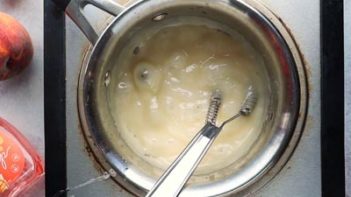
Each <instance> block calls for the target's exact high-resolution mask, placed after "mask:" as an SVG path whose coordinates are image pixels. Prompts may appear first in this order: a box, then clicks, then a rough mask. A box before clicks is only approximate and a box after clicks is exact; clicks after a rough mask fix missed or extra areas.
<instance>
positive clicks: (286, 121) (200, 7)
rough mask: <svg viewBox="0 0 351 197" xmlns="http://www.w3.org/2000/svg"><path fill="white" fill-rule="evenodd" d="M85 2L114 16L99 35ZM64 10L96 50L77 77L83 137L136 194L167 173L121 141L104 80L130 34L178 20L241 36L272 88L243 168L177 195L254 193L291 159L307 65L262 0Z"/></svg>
mask: <svg viewBox="0 0 351 197" xmlns="http://www.w3.org/2000/svg"><path fill="white" fill-rule="evenodd" d="M88 4H91V5H93V6H95V7H97V8H100V9H102V10H104V11H106V12H107V13H109V14H111V15H113V16H115V18H114V20H113V21H112V22H111V23H110V25H109V26H108V27H107V28H106V29H105V30H104V32H103V33H102V34H101V35H98V34H97V33H96V31H95V30H94V28H92V26H91V25H90V23H89V21H88V20H87V19H86V17H85V16H84V9H83V8H84V7H85V6H86V5H88ZM66 13H67V14H68V15H69V16H70V17H71V19H72V20H73V21H74V22H75V23H76V24H77V25H78V27H79V28H80V29H81V30H82V31H83V33H84V34H85V35H86V37H87V38H88V39H89V41H90V42H91V44H92V45H94V47H93V50H92V52H91V53H90V56H89V59H88V61H87V63H86V64H84V65H83V66H82V69H81V73H80V78H79V87H78V105H79V106H78V109H79V116H80V121H81V125H82V128H83V131H84V135H85V137H86V140H87V142H88V144H89V145H90V147H91V149H92V150H93V152H94V155H95V158H96V159H97V161H98V162H99V163H100V164H101V166H102V167H103V168H105V169H106V170H109V169H113V170H115V171H116V172H117V176H116V177H114V179H115V181H116V182H117V183H118V184H120V185H122V186H123V187H124V188H125V189H126V190H128V191H129V192H131V193H132V194H134V195H137V196H143V195H145V194H146V192H147V191H148V190H149V189H150V188H151V187H152V186H153V184H154V183H155V182H156V180H157V179H158V176H159V175H160V174H162V170H160V169H158V168H157V167H155V166H152V165H150V164H149V163H147V162H145V161H143V160H142V159H141V158H139V157H138V156H137V155H136V154H135V153H133V151H132V150H131V149H130V148H129V147H128V145H127V144H126V143H125V142H124V141H123V139H122V138H121V137H119V135H118V129H117V128H116V125H115V123H114V121H113V118H112V117H111V114H110V104H109V101H108V98H107V94H108V88H107V87H106V80H108V78H109V77H110V76H109V73H110V71H111V69H112V67H113V66H118V64H117V65H116V64H114V62H116V61H117V60H118V59H119V58H121V56H120V54H121V51H122V49H123V47H124V46H126V43H128V42H130V40H132V39H133V35H135V34H136V33H137V32H139V31H141V30H143V29H145V28H152V27H154V26H156V25H158V26H160V25H161V26H162V25H166V24H168V23H171V22H172V21H174V20H172V19H174V18H177V17H178V18H187V17H197V18H203V19H206V20H208V21H211V22H213V23H218V24H220V25H221V26H225V27H227V28H229V29H233V30H235V31H237V32H239V33H240V34H241V35H243V36H244V37H245V39H246V40H248V41H249V42H250V43H251V44H252V46H253V47H254V48H255V49H256V50H257V51H258V52H259V53H260V54H261V55H262V57H263V58H264V65H265V68H264V70H265V72H267V73H268V76H269V80H268V82H267V83H268V84H267V85H268V86H269V88H270V90H271V94H270V98H269V99H270V103H269V105H268V106H267V116H266V120H265V124H264V127H263V128H262V133H263V134H262V136H261V137H260V139H259V140H258V141H257V142H256V143H255V144H254V145H253V146H252V147H251V150H250V152H248V154H247V155H246V156H245V157H244V158H242V159H241V160H240V162H239V163H233V164H232V165H229V166H228V167H226V168H224V169H220V170H218V171H216V172H213V173H210V174H199V175H195V176H194V177H193V180H192V181H191V182H190V184H189V185H188V186H187V187H186V188H185V189H184V191H183V192H182V193H181V194H180V196H226V195H233V194H240V195H243V194H247V193H249V192H250V193H252V192H254V191H257V190H258V189H259V188H261V187H262V186H264V184H265V183H267V182H268V181H269V180H270V179H272V178H273V177H274V175H276V174H277V173H278V172H279V170H280V169H281V168H282V167H283V166H284V164H285V163H286V162H287V160H288V159H289V157H290V156H291V154H292V152H293V150H294V148H295V147H296V145H297V143H298V140H299V137H300V135H301V132H302V131H303V128H304V121H305V117H306V111H307V105H308V92H307V80H306V76H305V70H304V65H303V61H302V58H301V56H300V53H299V50H298V47H297V45H296V43H295V42H294V40H293V38H292V36H291V35H290V33H289V31H288V30H287V29H286V28H285V26H284V25H283V24H282V23H281V22H280V20H279V19H278V18H277V17H276V16H275V15H274V14H273V13H271V12H270V11H269V10H268V9H267V8H266V7H265V6H263V5H262V4H260V3H259V2H256V1H254V0H245V1H244V0H143V1H138V2H136V3H134V4H132V5H130V6H128V7H122V6H120V5H118V4H117V3H115V2H112V1H110V0H71V2H70V3H69V5H68V7H67V9H66ZM190 140H191V139H189V141H190Z"/></svg>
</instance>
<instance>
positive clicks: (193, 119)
mask: <svg viewBox="0 0 351 197" xmlns="http://www.w3.org/2000/svg"><path fill="white" fill-rule="evenodd" d="M137 43H138V47H133V50H125V52H124V54H123V56H122V57H123V61H121V62H119V63H118V65H116V66H115V67H114V70H112V71H111V75H112V76H113V80H112V81H111V82H112V83H111V86H110V87H109V88H111V91H110V93H109V94H110V95H109V98H110V102H111V104H110V105H111V106H112V109H113V110H112V115H113V118H114V121H115V124H116V126H117V128H118V129H117V130H118V132H119V133H120V135H121V137H122V138H123V139H124V141H125V142H126V143H127V144H128V146H129V147H130V148H131V149H132V150H133V151H134V152H135V153H136V154H138V155H139V156H140V157H141V158H143V159H144V160H145V161H147V162H149V163H150V164H152V165H154V166H156V167H158V168H161V169H166V168H167V167H168V166H169V165H170V163H171V162H172V161H173V160H174V159H175V158H176V157H177V156H178V155H179V153H180V152H181V151H182V150H183V149H184V148H185V146H186V145H187V144H188V143H189V142H190V140H191V139H192V138H193V137H194V136H195V134H196V133H197V132H198V131H199V130H200V129H201V128H202V127H203V125H204V123H205V119H206V114H207V110H208V106H209V99H210V96H211V94H212V91H214V90H215V89H217V88H218V89H220V90H221V91H222V93H223V102H222V106H221V108H220V110H219V116H218V119H217V121H218V122H219V123H220V122H222V121H224V120H225V119H227V118H229V117H231V116H233V115H234V114H235V113H237V112H238V110H239V109H240V106H241V104H242V102H243V100H244V97H245V95H246V93H247V90H248V88H249V87H250V86H253V87H254V88H255V89H256V90H257V93H258V96H259V100H258V103H257V106H256V107H255V110H254V111H253V113H252V114H251V115H250V116H248V117H240V118H239V119H237V120H235V121H233V122H231V123H230V124H228V125H226V126H225V127H224V129H223V130H222V132H221V133H220V135H219V136H218V138H217V139H216V141H215V142H214V144H213V145H212V147H211V148H210V150H209V152H208V153H207V155H206V156H205V158H204V160H203V161H202V162H201V163H200V165H199V168H198V170H197V172H198V173H206V172H211V171H215V170H218V169H221V168H224V167H226V166H228V165H230V164H232V163H233V162H235V161H237V160H238V159H240V157H242V156H243V155H245V153H247V152H248V150H249V148H250V147H251V146H252V145H253V144H254V143H255V140H256V139H257V138H258V137H259V135H260V133H261V129H262V125H263V121H264V114H265V106H266V105H267V103H268V101H267V100H266V96H265V95H266V94H267V93H268V89H267V87H266V86H267V85H266V84H267V83H266V82H265V80H266V78H265V75H264V72H259V70H260V69H258V68H263V67H264V65H263V64H264V63H263V59H262V57H261V56H260V55H259V54H258V53H257V52H256V50H254V48H253V47H252V46H251V45H250V44H249V43H248V42H247V41H246V40H245V39H244V37H243V36H241V35H240V34H238V33H235V32H232V33H230V34H229V33H225V32H224V31H221V30H219V29H218V28H215V27H210V26H205V25H191V24H189V25H179V26H169V27H164V28H162V29H160V30H158V31H156V32H154V33H152V34H151V35H142V36H141V38H140V40H138V41H137ZM133 44H135V43H133ZM126 48H128V47H126Z"/></svg>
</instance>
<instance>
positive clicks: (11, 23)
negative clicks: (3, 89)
mask: <svg viewBox="0 0 351 197" xmlns="http://www.w3.org/2000/svg"><path fill="white" fill-rule="evenodd" d="M32 57H33V45H32V41H31V38H30V36H29V34H28V32H27V31H26V29H25V28H24V27H23V26H22V25H21V24H20V23H19V22H18V21H17V20H16V19H14V18H13V17H11V16H9V15H7V14H5V13H2V12H0V80H5V79H8V78H10V77H12V76H15V75H17V74H18V73H20V72H21V71H22V70H23V69H25V68H26V67H27V66H28V65H29V63H30V62H31V60H32Z"/></svg>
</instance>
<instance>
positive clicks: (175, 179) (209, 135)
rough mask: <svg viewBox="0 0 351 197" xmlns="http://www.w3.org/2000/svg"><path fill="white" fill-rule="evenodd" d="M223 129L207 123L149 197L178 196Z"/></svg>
mask: <svg viewBox="0 0 351 197" xmlns="http://www.w3.org/2000/svg"><path fill="white" fill-rule="evenodd" d="M220 129H221V128H218V127H216V126H215V125H213V124H211V123H207V124H206V125H205V126H204V127H203V128H202V129H201V130H200V132H199V133H198V134H197V135H196V136H195V137H194V139H193V140H192V141H191V142H190V144H189V145H188V146H187V147H186V148H185V149H184V150H183V152H182V153H181V154H180V155H179V156H178V158H177V159H176V160H175V161H174V162H173V163H172V165H171V166H170V167H169V168H168V169H167V170H166V172H165V173H164V174H163V175H162V176H161V178H160V179H159V180H158V181H157V183H156V184H155V185H154V187H153V188H152V189H151V190H150V191H149V193H148V194H147V195H146V196H147V197H165V196H174V197H175V196H178V194H179V193H180V191H181V190H182V188H183V187H184V185H185V184H186V182H187V181H188V179H189V178H190V176H191V175H192V173H193V172H194V170H195V169H196V167H197V165H198V164H199V163H200V161H201V159H202V158H203V157H204V155H205V153H206V152H207V150H208V149H209V147H210V146H211V144H212V143H213V141H214V139H215V137H216V136H217V135H218V133H219V131H220Z"/></svg>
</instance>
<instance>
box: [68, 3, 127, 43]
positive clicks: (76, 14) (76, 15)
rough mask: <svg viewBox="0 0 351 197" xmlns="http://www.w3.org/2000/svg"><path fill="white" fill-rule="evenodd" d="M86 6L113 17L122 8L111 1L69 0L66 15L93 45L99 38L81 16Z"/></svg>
mask: <svg viewBox="0 0 351 197" xmlns="http://www.w3.org/2000/svg"><path fill="white" fill-rule="evenodd" d="M88 4H91V5H93V6H95V7H97V8H99V9H101V10H103V11H105V12H107V13H109V14H111V15H113V16H117V15H118V14H119V13H121V12H122V10H123V9H124V8H123V7H122V6H121V5H119V4H117V3H116V2H114V1H112V0H71V2H70V3H69V4H68V6H67V8H66V13H67V15H68V16H69V17H70V18H71V19H72V20H73V21H74V23H76V25H77V26H78V27H79V29H80V30H81V31H82V32H83V33H84V35H85V36H86V37H87V38H88V40H89V41H90V42H91V43H92V44H95V43H96V41H97V39H98V37H99V36H98V34H97V33H96V31H95V29H94V28H93V27H92V26H91V24H90V23H89V21H88V20H87V18H86V17H85V16H84V14H83V9H84V7H85V6H86V5H88Z"/></svg>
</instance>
